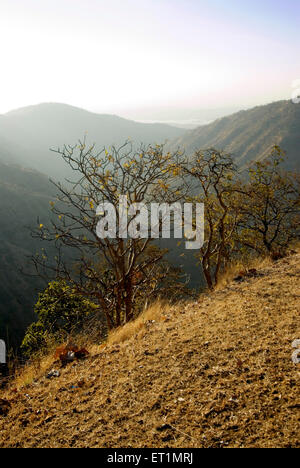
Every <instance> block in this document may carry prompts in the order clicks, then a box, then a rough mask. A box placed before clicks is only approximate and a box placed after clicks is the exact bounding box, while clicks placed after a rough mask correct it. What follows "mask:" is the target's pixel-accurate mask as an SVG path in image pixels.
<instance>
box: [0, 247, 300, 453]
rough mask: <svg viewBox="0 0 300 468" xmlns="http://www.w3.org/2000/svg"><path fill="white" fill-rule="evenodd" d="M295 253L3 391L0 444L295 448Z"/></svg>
mask: <svg viewBox="0 0 300 468" xmlns="http://www.w3.org/2000/svg"><path fill="white" fill-rule="evenodd" d="M299 278H300V255H299V254H298V255H294V256H291V257H289V258H287V259H284V260H282V261H280V262H278V263H276V264H274V265H272V266H270V267H265V268H264V269H262V270H261V271H259V276H258V277H257V278H252V279H248V280H246V281H244V282H242V283H235V282H232V283H231V284H230V286H229V287H227V288H226V289H224V290H222V291H219V292H215V293H213V294H212V295H205V296H203V297H201V299H200V300H199V302H198V303H193V304H190V305H187V306H182V307H179V306H177V307H176V308H174V309H171V310H170V309H169V310H167V311H166V312H165V315H164V316H162V317H161V320H160V321H157V320H156V321H155V322H154V323H151V322H147V323H146V324H145V327H143V328H141V329H140V330H139V332H138V333H137V334H136V335H135V336H134V337H133V338H131V339H130V340H129V341H126V342H125V343H122V344H121V345H114V346H112V347H110V348H106V349H104V350H102V351H101V350H98V351H97V352H95V353H92V354H91V356H90V357H89V358H88V359H87V360H86V361H83V362H79V363H77V364H75V365H72V364H71V365H69V366H68V367H66V368H64V369H62V370H61V375H60V377H58V378H54V379H53V380H47V379H46V378H45V377H42V378H39V379H38V380H37V381H35V382H33V383H32V384H30V385H29V386H28V387H26V388H25V389H22V390H19V392H18V393H14V392H13V391H12V390H11V391H9V392H6V393H5V394H3V395H1V394H0V398H4V397H5V398H8V399H9V400H11V405H12V407H11V409H10V412H9V413H8V415H7V416H6V417H4V416H0V447H1V448H3V447H299V446H300V424H299V413H300V411H299V408H300V392H299V374H300V365H299V364H294V363H293V362H292V359H291V355H292V348H291V344H292V342H293V340H295V339H300V323H299V307H300V288H299Z"/></svg>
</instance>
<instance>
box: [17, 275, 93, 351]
mask: <svg viewBox="0 0 300 468" xmlns="http://www.w3.org/2000/svg"><path fill="white" fill-rule="evenodd" d="M97 308H98V307H97V306H96V305H95V304H93V303H92V302H90V301H89V300H87V299H85V298H83V297H82V296H80V295H79V294H77V293H76V292H74V290H73V289H72V288H71V287H70V286H68V284H67V283H66V282H65V281H53V282H51V283H49V285H48V287H47V288H46V289H45V291H44V292H43V293H41V294H40V295H39V299H38V301H37V303H36V305H35V309H34V311H35V314H36V316H37V321H36V322H35V323H32V324H31V325H30V326H29V327H28V329H27V331H26V334H25V337H24V340H23V342H22V345H21V349H22V351H23V352H24V354H25V355H27V356H31V355H32V354H33V353H36V352H38V351H40V350H42V349H43V348H44V347H45V346H46V344H47V343H48V342H49V340H50V339H56V338H57V339H58V338H59V337H60V336H62V335H63V334H70V333H73V332H78V331H80V330H81V329H82V328H83V326H84V324H85V323H86V321H87V319H88V318H89V317H92V316H93V315H94V314H95V311H96V310H97Z"/></svg>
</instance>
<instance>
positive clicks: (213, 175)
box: [180, 148, 239, 289]
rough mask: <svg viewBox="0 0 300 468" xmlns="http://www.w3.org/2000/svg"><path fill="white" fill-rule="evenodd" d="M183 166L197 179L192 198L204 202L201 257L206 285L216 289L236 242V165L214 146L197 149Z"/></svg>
mask: <svg viewBox="0 0 300 468" xmlns="http://www.w3.org/2000/svg"><path fill="white" fill-rule="evenodd" d="M180 167H181V170H182V172H183V174H184V175H185V176H188V177H189V178H191V179H192V180H194V187H193V193H194V195H193V196H192V197H191V200H192V201H194V202H199V203H204V205H205V243H204V245H203V247H202V248H201V249H200V252H199V260H200V262H201V265H202V269H203V274H204V277H205V279H206V283H207V286H208V287H209V288H210V289H213V288H214V287H215V285H216V284H217V283H218V281H219V276H220V272H221V270H222V267H223V266H224V264H225V262H226V261H229V259H230V254H231V252H232V251H233V249H234V248H235V245H236V230H237V225H238V220H239V211H238V209H237V205H236V198H237V191H236V190H237V187H236V180H237V175H238V174H237V169H236V167H235V165H234V162H233V159H232V157H231V156H230V155H229V154H227V153H224V152H222V151H218V150H216V149H214V148H210V149H206V150H199V151H196V152H195V154H194V155H193V157H192V158H191V160H190V161H189V162H185V163H183V164H181V165H180Z"/></svg>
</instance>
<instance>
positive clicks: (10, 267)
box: [0, 162, 55, 346]
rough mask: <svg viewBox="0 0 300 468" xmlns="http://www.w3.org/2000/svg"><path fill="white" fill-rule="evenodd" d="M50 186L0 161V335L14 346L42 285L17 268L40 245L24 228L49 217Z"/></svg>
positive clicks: (30, 317)
mask: <svg viewBox="0 0 300 468" xmlns="http://www.w3.org/2000/svg"><path fill="white" fill-rule="evenodd" d="M54 193H55V192H53V189H52V187H51V185H50V183H49V181H48V179H47V178H46V176H43V175H42V174H40V173H38V172H35V171H31V170H26V169H23V168H21V167H17V166H11V165H7V164H3V163H1V162H0V218H1V229H0V337H4V338H5V339H7V337H8V338H9V344H10V345H14V346H16V345H17V344H19V342H20V340H21V339H22V338H23V334H24V329H25V328H26V327H27V326H28V325H29V324H30V323H31V322H32V321H33V318H34V317H33V307H32V306H33V304H34V302H35V300H36V298H37V289H40V288H41V287H42V286H43V284H42V283H41V282H40V281H39V280H37V279H33V278H30V277H27V276H24V275H23V274H22V273H21V272H20V269H21V268H22V267H25V266H26V264H27V258H26V257H28V256H29V255H32V254H35V253H36V252H37V251H40V250H41V248H42V246H41V244H40V243H39V242H38V241H37V240H34V239H32V238H31V236H30V233H29V230H28V229H26V227H29V226H31V227H34V226H35V225H36V222H37V217H38V216H40V217H41V219H45V218H46V219H49V213H50V210H49V202H50V200H52V199H53V194H54Z"/></svg>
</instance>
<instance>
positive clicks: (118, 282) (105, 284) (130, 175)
mask: <svg viewBox="0 0 300 468" xmlns="http://www.w3.org/2000/svg"><path fill="white" fill-rule="evenodd" d="M56 153H58V154H59V155H60V156H61V157H62V158H63V160H64V161H65V162H66V164H68V165H69V166H70V167H71V168H72V169H73V171H74V178H75V179H76V181H75V182H72V181H68V183H67V184H65V186H63V185H62V184H61V183H54V182H53V183H54V185H55V187H56V188H57V191H58V195H57V200H56V203H52V212H53V214H54V215H55V218H54V220H52V222H51V225H49V226H45V225H44V224H42V223H40V221H38V228H37V229H35V230H34V231H33V236H34V237H37V238H41V239H43V240H45V241H50V242H53V241H54V242H55V243H56V246H57V248H58V255H57V258H56V262H55V263H53V262H52V263H51V262H50V263H49V261H48V260H49V259H47V255H46V253H44V254H43V255H38V256H35V257H34V258H33V261H34V264H35V267H36V269H37V271H38V273H39V274H43V273H45V271H46V270H47V269H48V270H49V269H50V271H52V274H55V276H56V277H57V278H61V279H64V280H66V281H67V282H68V283H69V284H71V285H72V287H73V288H74V289H75V290H76V291H77V292H78V293H80V294H83V295H86V296H87V297H90V298H91V299H92V300H93V301H94V302H96V303H97V304H98V305H99V306H100V307H99V310H100V312H101V313H102V314H104V315H105V317H106V320H107V325H108V328H109V329H112V328H114V327H118V326H120V325H121V324H122V323H126V322H128V321H130V320H131V319H132V318H133V317H134V316H135V314H137V313H138V311H139V310H137V307H136V303H137V301H135V298H136V296H137V295H141V294H143V295H144V300H145V301H146V299H147V300H149V299H150V298H151V296H155V294H156V293H157V291H158V290H159V288H160V287H161V281H157V277H156V275H157V272H159V275H161V272H162V270H161V268H158V265H159V264H160V263H161V262H162V260H163V258H164V255H165V253H166V251H161V250H159V249H153V248H152V246H153V240H154V239H153V238H152V237H151V235H149V237H148V238H143V236H142V235H139V233H138V234H137V235H136V236H131V237H128V238H126V237H124V235H123V234H124V233H123V230H124V226H123V227H121V226H120V224H118V223H116V224H115V227H114V225H113V227H112V230H113V231H114V232H113V236H111V235H107V237H105V238H100V237H99V236H98V235H97V232H96V228H97V224H98V222H99V219H100V217H101V216H102V215H104V214H106V213H105V207H104V208H103V212H99V210H98V211H97V208H98V207H99V206H104V204H105V203H109V204H110V206H112V207H113V208H114V213H116V220H115V221H118V220H120V218H123V217H124V215H125V217H127V220H126V230H128V229H130V227H131V226H132V225H134V226H135V228H136V231H138V230H139V229H140V228H141V218H140V217H139V214H140V213H141V212H142V211H143V206H142V205H140V207H141V211H140V213H139V214H137V213H129V211H128V206H124V205H122V204H120V196H123V197H124V196H125V197H127V202H128V205H132V204H134V203H138V204H144V205H146V206H149V204H150V203H152V202H156V203H160V202H162V201H164V202H170V203H172V202H176V201H177V200H178V199H180V198H181V196H182V195H181V192H180V187H176V175H177V173H176V170H175V169H176V166H175V163H176V160H177V156H179V153H173V154H172V155H171V154H170V153H167V154H165V153H164V148H163V146H160V145H156V146H147V147H145V146H141V147H140V148H138V149H137V150H136V149H133V147H132V145H131V144H130V143H126V144H125V145H123V146H122V147H121V148H115V147H112V148H111V149H110V151H108V150H107V149H103V150H102V151H100V152H98V153H97V152H96V150H95V146H90V147H88V146H87V145H86V142H85V141H83V142H80V143H79V145H76V146H65V147H64V148H63V149H58V150H56ZM174 168H175V169H174ZM101 211H102V209H101ZM111 219H112V221H114V214H112V215H111ZM143 220H144V221H145V218H143ZM112 224H114V223H112ZM140 233H141V231H140ZM149 233H150V231H149ZM141 234H142V233H141ZM65 250H72V251H73V252H74V256H75V260H76V261H75V262H74V264H75V265H76V268H75V269H72V268H71V267H70V264H69V263H67V262H65V261H64V258H63V255H62V252H63V251H65ZM163 276H164V280H165V281H167V274H166V270H165V273H164V274H163ZM160 278H161V277H160ZM161 279H162V278H161ZM153 285H155V287H153Z"/></svg>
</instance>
